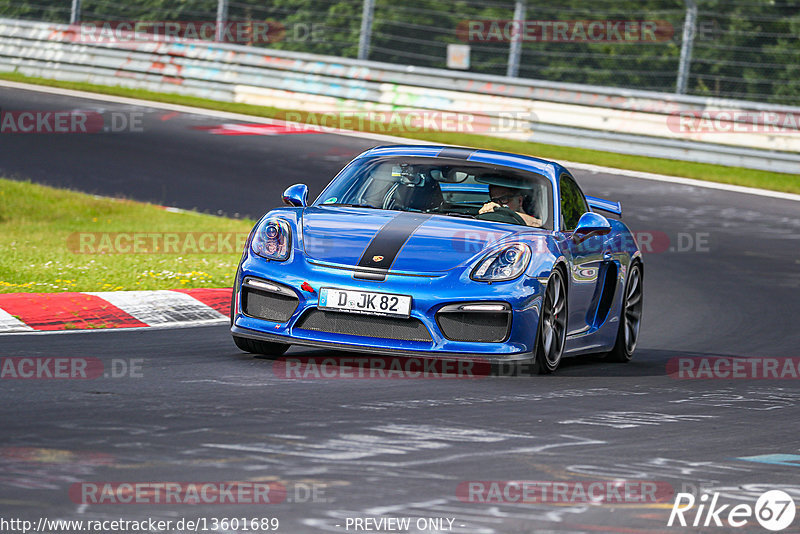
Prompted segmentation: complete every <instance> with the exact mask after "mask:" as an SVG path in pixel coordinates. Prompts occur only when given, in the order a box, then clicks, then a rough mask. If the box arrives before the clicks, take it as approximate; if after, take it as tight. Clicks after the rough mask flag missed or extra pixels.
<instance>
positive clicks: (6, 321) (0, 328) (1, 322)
mask: <svg viewBox="0 0 800 534" xmlns="http://www.w3.org/2000/svg"><path fill="white" fill-rule="evenodd" d="M32 330H33V328H31V327H30V326H28V325H26V324H25V323H23V322H22V321H20V320H19V319H17V318H16V317H14V316H13V315H11V314H10V313H8V312H7V311H5V310H3V309H0V332H3V333H5V332H27V331H32Z"/></svg>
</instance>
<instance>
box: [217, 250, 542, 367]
mask: <svg viewBox="0 0 800 534" xmlns="http://www.w3.org/2000/svg"><path fill="white" fill-rule="evenodd" d="M353 275H354V271H353V270H350V269H346V268H341V267H338V266H329V265H324V264H320V263H317V262H314V263H312V262H310V261H307V260H306V259H305V258H302V257H301V258H298V257H297V255H293V257H292V258H290V259H289V260H288V261H286V262H274V261H266V260H264V259H262V258H260V257H257V256H254V255H252V254H248V255H246V257H245V259H244V261H243V262H242V264H241V266H240V269H239V273H238V276H237V279H236V280H237V281H236V288H235V291H236V298H235V310H234V320H233V326H232V328H231V332H232V333H233V334H234V335H236V336H240V337H247V338H252V339H259V340H264V341H269V342H274V343H286V344H293V345H302V346H309V347H317V348H327V349H334V350H345V351H353V352H365V353H378V354H387V355H399V356H428V357H431V356H432V357H447V358H459V357H475V356H480V357H482V358H486V359H490V360H493V361H508V362H512V361H529V360H530V359H531V358H532V355H533V351H534V347H535V342H536V339H535V338H536V331H537V326H538V322H539V309H540V307H541V294H542V290H543V285H542V284H541V283H540V282H539V280H537V279H536V278H532V277H529V276H526V275H523V276H522V277H520V278H518V279H517V280H512V281H508V282H495V283H492V284H487V283H483V282H475V281H473V280H471V279H470V278H469V273H468V272H466V273H465V272H455V271H453V272H444V273H435V274H432V275H424V276H423V275H410V274H391V273H390V274H388V275H387V276H386V277H385V279H383V280H365V279H362V278H359V279H356V278H354V277H353ZM247 277H252V278H255V279H259V280H263V281H266V282H268V283H277V284H280V285H281V286H283V287H286V288H289V289H291V290H292V291H293V292H294V293H295V294H296V296H297V299H298V305H297V307H296V309H295V310H294V312H293V313H291V316H290V317H289V318H288V319H287V320H285V321H283V322H275V321H268V320H265V319H259V318H256V317H251V316H248V315H245V314H244V313H243V310H242V299H241V295H242V293H241V291H242V281H243V280H244V279H245V278H247ZM309 286H310V287H309ZM321 287H333V288H340V289H352V290H361V291H371V292H378V293H395V294H403V295H411V296H412V309H411V317H412V318H413V319H416V320H418V321H420V322H421V323H422V324H423V325H424V327H425V328H426V329H427V331H428V333H429V334H430V339H429V340H427V341H422V340H408V339H390V338H386V337H372V336H362V335H351V334H342V333H337V332H330V331H318V330H309V329H305V328H299V327H298V324H299V323H302V321H301V318H303V317H304V315H307V314H308V313H309V312H311V311H312V310H316V309H317V303H318V298H319V296H318V295H319V289H320V288H321ZM303 288H305V289H303ZM308 289H313V292H312V291H308ZM484 302H505V303H508V304H509V305H510V307H511V326H510V328H509V330H508V335H507V337H506V339H505V340H504V341H502V342H475V341H453V340H451V339H447V338H446V337H445V335H444V333H443V332H442V330H441V328H440V325H439V323H438V322H437V317H436V314H437V312H439V311H440V310H441V309H442V308H444V307H448V306H452V305H458V304H465V303H484ZM329 313H337V314H338V313H344V312H329ZM347 315H350V314H347Z"/></svg>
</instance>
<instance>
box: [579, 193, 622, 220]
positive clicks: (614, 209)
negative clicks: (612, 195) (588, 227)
mask: <svg viewBox="0 0 800 534" xmlns="http://www.w3.org/2000/svg"><path fill="white" fill-rule="evenodd" d="M586 202H588V203H589V207H590V208H592V209H593V210H602V211H607V212H608V213H613V214H614V215H619V216H620V217H622V204H620V203H619V202H613V201H611V200H606V199H604V198H597V197H590V196H588V195H587V196H586Z"/></svg>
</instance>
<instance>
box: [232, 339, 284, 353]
mask: <svg viewBox="0 0 800 534" xmlns="http://www.w3.org/2000/svg"><path fill="white" fill-rule="evenodd" d="M233 342H234V343H236V346H237V347H239V349H240V350H242V351H243V352H249V353H252V354H255V355H256V357H259V356H266V357H268V358H277V357H278V356H280V355H281V354H283V353H284V352H286V351H287V350H289V347H290V346H291V345H287V344H285V343H271V342H269V341H260V340H258V339H250V338H247V337H240V336H233Z"/></svg>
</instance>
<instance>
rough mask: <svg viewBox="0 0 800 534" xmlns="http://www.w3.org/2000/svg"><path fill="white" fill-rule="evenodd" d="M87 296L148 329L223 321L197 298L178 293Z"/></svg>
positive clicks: (106, 293) (100, 294)
mask: <svg viewBox="0 0 800 534" xmlns="http://www.w3.org/2000/svg"><path fill="white" fill-rule="evenodd" d="M86 294H87V295H95V296H97V297H100V298H101V299H103V300H105V301H107V302H110V303H111V304H113V305H114V306H116V307H117V308H120V309H121V310H123V311H124V312H125V313H128V314H130V315H132V316H133V317H135V318H136V319H138V320H140V321H141V322H143V323H145V324H146V325H149V326H154V325H161V324H174V323H192V322H197V321H209V320H219V319H220V318H223V319H225V318H226V317H225V316H224V315H222V314H221V313H220V312H218V311H217V310H215V309H213V308H211V307H210V306H207V305H205V304H203V303H202V302H200V301H199V300H197V299H196V298H194V297H191V296H189V295H187V294H185V293H179V292H177V291H169V290H162V291H116V292H115V291H103V292H94V293H88V292H87V293H86Z"/></svg>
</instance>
